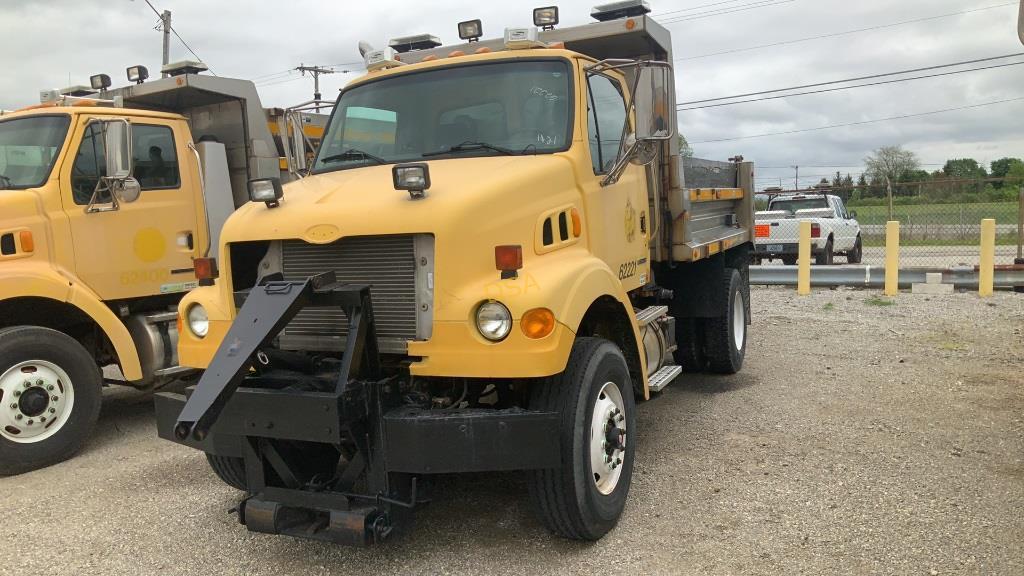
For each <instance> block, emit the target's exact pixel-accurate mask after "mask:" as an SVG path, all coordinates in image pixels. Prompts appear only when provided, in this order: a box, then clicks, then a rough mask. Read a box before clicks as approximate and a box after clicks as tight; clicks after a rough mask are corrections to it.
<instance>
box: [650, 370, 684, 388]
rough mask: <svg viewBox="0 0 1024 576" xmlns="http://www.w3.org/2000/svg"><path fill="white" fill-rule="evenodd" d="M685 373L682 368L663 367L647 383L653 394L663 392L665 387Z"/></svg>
mask: <svg viewBox="0 0 1024 576" xmlns="http://www.w3.org/2000/svg"><path fill="white" fill-rule="evenodd" d="M682 373H683V367H682V366H662V367H661V370H658V371H657V372H655V373H654V374H651V377H650V378H649V379H648V381H647V387H648V388H649V389H650V390H651V392H661V391H662V389H664V388H665V386H668V385H669V384H671V383H672V381H673V380H675V379H676V376H679V375H680V374H682Z"/></svg>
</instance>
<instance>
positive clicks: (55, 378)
mask: <svg viewBox="0 0 1024 576" xmlns="http://www.w3.org/2000/svg"><path fill="white" fill-rule="evenodd" d="M74 401H75V393H74V388H72V386H71V378H69V377H68V375H67V372H65V371H64V370H63V369H61V368H60V366H57V365H56V364H53V363H52V362H47V361H45V360H29V361H26V362H21V363H18V364H15V365H14V366H12V367H11V368H9V369H7V370H6V371H4V372H3V373H2V374H0V438H4V439H5V440H10V441H11V442H17V443H19V444H28V443H31V442H39V441H42V440H45V439H47V438H49V437H50V436H53V435H54V434H56V433H57V431H58V430H60V429H61V427H62V426H64V424H65V423H67V420H68V417H69V416H70V415H71V408H72V406H73V405H74Z"/></svg>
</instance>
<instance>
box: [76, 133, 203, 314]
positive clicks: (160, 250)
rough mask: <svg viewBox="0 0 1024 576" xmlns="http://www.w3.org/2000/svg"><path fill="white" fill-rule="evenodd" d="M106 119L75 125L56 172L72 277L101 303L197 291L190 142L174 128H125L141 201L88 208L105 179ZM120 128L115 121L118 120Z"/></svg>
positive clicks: (107, 201) (103, 201) (103, 200)
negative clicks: (66, 153) (69, 241)
mask: <svg viewBox="0 0 1024 576" xmlns="http://www.w3.org/2000/svg"><path fill="white" fill-rule="evenodd" d="M109 120H111V119H110V117H91V118H90V117H85V116H83V117H81V118H80V120H79V123H78V125H77V126H76V127H75V130H76V134H75V136H74V139H73V140H72V148H71V150H75V151H76V152H75V155H74V156H73V157H69V160H70V161H68V162H64V164H63V166H62V168H61V189H62V191H61V193H62V196H63V203H64V210H65V212H66V214H67V216H68V221H69V223H70V226H71V235H72V239H73V242H74V253H75V271H76V273H77V275H78V277H79V278H80V279H81V280H82V281H83V282H85V284H86V285H88V286H89V287H90V288H92V289H93V290H94V291H95V292H96V293H97V294H99V296H100V297H101V298H102V299H104V300H112V299H120V298H134V297H139V296H149V295H155V294H169V293H175V292H184V291H186V290H189V289H191V288H192V287H194V285H195V275H194V273H193V271H192V257H193V255H194V253H195V249H196V247H195V240H194V235H195V231H196V207H195V200H194V198H195V197H196V196H195V195H194V194H193V193H192V190H191V188H192V187H193V186H194V185H195V184H194V180H193V178H192V177H191V175H190V171H189V169H188V167H189V166H191V165H192V163H191V162H189V161H188V160H189V159H190V156H189V155H188V148H187V142H188V141H189V135H188V132H187V129H186V128H185V126H184V124H183V123H182V122H180V121H175V120H165V119H159V118H152V119H150V118H146V119H140V120H138V121H133V122H131V129H132V130H131V131H132V159H133V172H132V174H133V176H134V177H135V178H136V179H137V180H138V181H139V184H140V186H141V189H142V193H141V194H140V196H139V199H138V200H137V201H135V202H132V203H125V202H121V203H119V206H118V208H117V209H116V210H115V209H113V202H112V201H111V198H110V196H109V193H107V192H102V193H100V194H98V195H97V197H96V198H95V201H94V202H92V205H91V206H90V201H92V200H93V193H94V191H95V190H96V185H97V183H98V182H99V179H100V177H101V176H105V175H106V158H105V154H104V142H103V138H104V136H103V134H104V131H103V128H104V123H105V122H107V121H109ZM118 120H120V119H118Z"/></svg>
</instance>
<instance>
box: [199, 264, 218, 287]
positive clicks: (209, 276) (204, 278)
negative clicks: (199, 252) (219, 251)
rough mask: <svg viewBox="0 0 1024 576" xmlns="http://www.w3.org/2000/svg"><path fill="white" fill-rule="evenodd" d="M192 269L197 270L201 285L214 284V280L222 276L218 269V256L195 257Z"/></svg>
mask: <svg viewBox="0 0 1024 576" xmlns="http://www.w3.org/2000/svg"><path fill="white" fill-rule="evenodd" d="M192 271H193V272H195V275H196V280H199V285H200V286H213V281H214V280H216V279H217V278H218V277H219V276H220V271H218V270H217V259H216V258H194V259H192Z"/></svg>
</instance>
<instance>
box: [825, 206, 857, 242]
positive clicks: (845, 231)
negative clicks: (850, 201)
mask: <svg viewBox="0 0 1024 576" xmlns="http://www.w3.org/2000/svg"><path fill="white" fill-rule="evenodd" d="M829 201H830V202H831V203H832V211H833V212H835V214H836V223H837V226H836V242H835V249H836V250H849V249H851V248H853V243H854V238H855V234H854V231H853V223H852V222H850V215H849V214H847V213H846V207H845V206H844V205H843V201H842V200H840V199H839V197H838V196H829Z"/></svg>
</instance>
